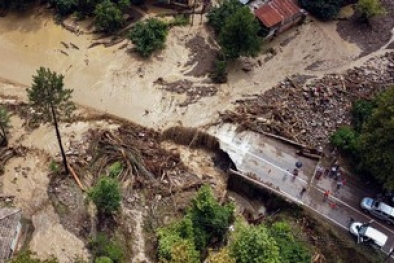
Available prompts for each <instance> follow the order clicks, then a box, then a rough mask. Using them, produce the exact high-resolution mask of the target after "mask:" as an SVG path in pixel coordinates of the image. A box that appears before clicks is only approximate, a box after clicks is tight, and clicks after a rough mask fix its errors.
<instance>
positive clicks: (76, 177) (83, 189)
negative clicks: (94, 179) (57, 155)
mask: <svg viewBox="0 0 394 263" xmlns="http://www.w3.org/2000/svg"><path fill="white" fill-rule="evenodd" d="M67 166H68V170H69V171H70V173H71V175H72V176H73V177H74V179H75V182H76V183H77V184H78V186H79V188H81V190H82V191H85V188H84V187H83V185H82V183H81V181H80V180H79V178H78V176H77V174H76V173H75V171H74V169H73V168H72V167H71V165H70V164H69V163H67Z"/></svg>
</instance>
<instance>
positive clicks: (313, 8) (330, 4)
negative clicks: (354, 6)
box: [300, 0, 343, 21]
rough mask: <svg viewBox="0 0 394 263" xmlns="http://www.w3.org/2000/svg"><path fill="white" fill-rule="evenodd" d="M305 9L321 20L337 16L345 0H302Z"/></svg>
mask: <svg viewBox="0 0 394 263" xmlns="http://www.w3.org/2000/svg"><path fill="white" fill-rule="evenodd" d="M300 3H301V5H302V7H303V8H305V10H307V11H308V12H309V13H311V14H312V15H314V16H315V17H317V18H319V19H321V20H324V21H326V20H330V19H332V18H334V17H336V16H337V15H338V13H339V10H340V8H341V6H342V4H343V0H300Z"/></svg>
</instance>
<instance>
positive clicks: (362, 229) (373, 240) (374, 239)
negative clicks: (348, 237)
mask: <svg viewBox="0 0 394 263" xmlns="http://www.w3.org/2000/svg"><path fill="white" fill-rule="evenodd" d="M349 231H350V233H352V234H353V235H355V236H356V237H357V243H358V244H361V243H368V244H370V245H371V246H373V247H375V248H379V249H381V248H382V247H383V246H384V245H385V244H386V242H387V239H388V237H387V236H386V235H385V234H383V233H382V232H380V231H379V230H377V229H375V228H373V227H371V226H370V223H361V222H353V223H351V224H350V226H349Z"/></svg>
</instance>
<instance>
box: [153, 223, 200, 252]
mask: <svg viewBox="0 0 394 263" xmlns="http://www.w3.org/2000/svg"><path fill="white" fill-rule="evenodd" d="M157 235H158V240H159V245H158V255H159V259H161V260H171V259H172V247H173V246H174V245H175V244H180V243H182V241H183V240H190V241H191V242H192V243H193V244H194V233H193V223H192V221H191V220H190V219H189V218H187V217H185V218H183V219H182V220H180V221H179V222H177V223H174V224H172V225H170V226H167V227H164V228H160V229H159V230H158V232H157Z"/></svg>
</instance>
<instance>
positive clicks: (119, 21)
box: [94, 0, 124, 32]
mask: <svg viewBox="0 0 394 263" xmlns="http://www.w3.org/2000/svg"><path fill="white" fill-rule="evenodd" d="M94 15H95V18H94V23H95V25H96V27H97V29H99V30H102V31H104V32H113V31H115V30H118V29H119V28H121V27H122V26H123V24H124V19H123V14H122V11H121V10H120V9H119V8H118V7H117V6H116V5H115V4H114V3H112V2H111V1H109V0H105V1H103V2H102V3H100V4H98V5H97V6H96V8H95V9H94Z"/></svg>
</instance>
